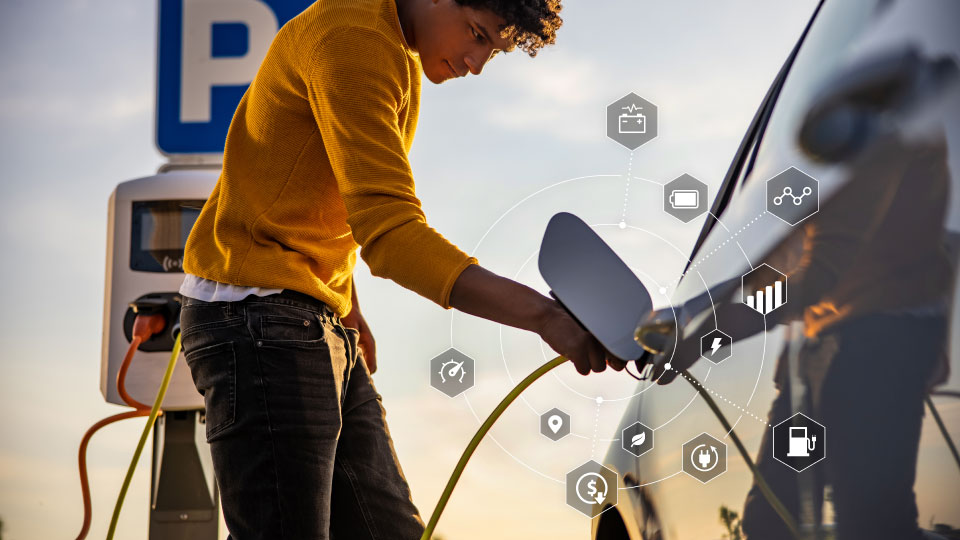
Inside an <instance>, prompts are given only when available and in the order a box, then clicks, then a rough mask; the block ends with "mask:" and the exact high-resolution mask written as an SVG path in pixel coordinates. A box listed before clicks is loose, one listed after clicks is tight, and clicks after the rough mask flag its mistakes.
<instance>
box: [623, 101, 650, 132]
mask: <svg viewBox="0 0 960 540" xmlns="http://www.w3.org/2000/svg"><path fill="white" fill-rule="evenodd" d="M623 110H625V111H627V112H626V113H622V114H620V133H646V132H647V117H646V116H644V115H643V113H641V112H640V107H637V106H635V105H630V106H629V107H624V108H623ZM628 113H630V114H628Z"/></svg>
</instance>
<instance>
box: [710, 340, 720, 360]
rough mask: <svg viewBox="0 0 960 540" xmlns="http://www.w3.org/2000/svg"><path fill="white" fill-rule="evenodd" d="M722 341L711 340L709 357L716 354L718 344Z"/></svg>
mask: <svg viewBox="0 0 960 540" xmlns="http://www.w3.org/2000/svg"><path fill="white" fill-rule="evenodd" d="M722 341H723V338H718V337H715V338H713V345H710V349H712V350H711V351H710V356H715V355H716V354H717V349H719V348H720V344H721V342H722Z"/></svg>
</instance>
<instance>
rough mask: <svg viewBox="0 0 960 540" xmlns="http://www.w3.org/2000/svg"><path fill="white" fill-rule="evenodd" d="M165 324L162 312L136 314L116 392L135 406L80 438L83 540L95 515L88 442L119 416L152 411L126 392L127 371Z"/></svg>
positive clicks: (79, 460)
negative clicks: (135, 356)
mask: <svg viewBox="0 0 960 540" xmlns="http://www.w3.org/2000/svg"><path fill="white" fill-rule="evenodd" d="M165 326H166V321H165V320H164V318H163V315H137V318H136V319H135V320H134V322H133V339H131V340H130V347H129V348H128V349H127V354H126V355H124V357H123V363H121V364H120V370H119V371H118V372H117V393H119V394H120V398H121V399H123V401H124V403H126V404H127V405H130V406H131V407H133V408H134V410H132V411H127V412H122V413H120V414H115V415H113V416H108V417H106V418H104V419H103V420H100V421H99V422H97V423H96V424H94V425H92V426H90V429H88V430H87V432H86V433H84V434H83V439H81V440H80V451H79V452H78V455H77V460H78V463H79V467H80V491H81V492H82V494H83V527H82V528H81V529H80V534H78V535H77V540H83V539H84V538H86V537H87V533H88V532H90V522H91V520H92V515H93V510H92V508H93V504H92V502H91V500H90V483H89V480H88V479H87V445H88V444H89V443H90V438H91V437H93V434H94V433H96V432H97V431H99V430H100V428H102V427H104V426H107V425H110V424H112V423H114V422H119V421H120V420H126V419H127V418H136V417H138V416H149V415H150V405H146V404H144V403H140V402H139V401H137V400H135V399H133V398H132V397H130V394H128V393H127V387H126V378H127V371H128V370H129V369H130V363H131V361H132V360H133V356H134V354H136V352H137V349H138V348H139V347H140V344H141V343H143V342H144V341H146V340H148V339H150V338H151V337H152V336H153V335H154V334H159V333H160V332H162V331H163V328H164V327H165ZM160 414H161V415H162V414H163V411H160Z"/></svg>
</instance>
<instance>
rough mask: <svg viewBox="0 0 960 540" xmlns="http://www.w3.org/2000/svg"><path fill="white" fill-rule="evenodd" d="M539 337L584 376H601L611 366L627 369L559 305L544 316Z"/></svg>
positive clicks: (538, 331)
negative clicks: (595, 373)
mask: <svg viewBox="0 0 960 540" xmlns="http://www.w3.org/2000/svg"><path fill="white" fill-rule="evenodd" d="M537 333H538V334H539V335H540V338H541V339H543V341H545V342H546V343H547V345H549V346H550V347H551V348H552V349H553V350H555V351H557V352H558V353H560V354H561V355H562V356H563V357H564V358H566V359H568V360H570V361H571V362H573V365H574V366H575V367H576V368H577V372H579V373H580V374H581V375H587V374H588V373H590V370H593V371H595V372H597V373H600V372H601V371H603V370H605V369H607V365H608V364H609V365H610V367H612V368H613V369H614V370H616V371H621V370H623V369H624V368H625V367H627V364H626V362H624V361H623V360H620V359H619V358H616V357H615V356H613V355H612V354H610V353H609V352H607V350H606V349H604V347H603V345H601V344H600V342H599V341H597V340H596V339H595V338H594V337H593V336H592V335H590V334H589V333H588V332H586V331H585V330H584V329H583V327H581V326H580V324H579V323H577V321H575V320H574V319H573V318H572V317H571V316H570V315H569V314H568V313H567V312H566V310H564V309H563V308H562V307H560V305H559V304H557V303H556V302H553V305H552V306H551V307H550V308H549V309H548V310H547V311H546V313H545V314H544V317H543V319H542V322H541V324H540V328H539V329H538V330H537Z"/></svg>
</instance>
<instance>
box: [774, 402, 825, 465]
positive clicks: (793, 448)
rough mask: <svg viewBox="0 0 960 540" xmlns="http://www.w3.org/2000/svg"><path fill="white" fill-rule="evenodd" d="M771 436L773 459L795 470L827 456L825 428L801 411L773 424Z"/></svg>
mask: <svg viewBox="0 0 960 540" xmlns="http://www.w3.org/2000/svg"><path fill="white" fill-rule="evenodd" d="M772 438H773V445H772V446H773V457H774V459H776V460H777V461H779V462H781V463H783V464H784V465H786V466H787V467H790V468H791V469H793V470H795V471H797V472H801V471H803V470H805V469H807V468H808V467H810V466H811V465H813V464H815V463H817V462H819V461H820V460H822V459H824V458H825V457H826V456H827V454H826V446H827V428H826V427H824V426H823V424H821V423H819V422H817V421H816V420H814V419H812V418H810V417H809V416H807V415H805V414H803V413H796V414H794V415H793V416H791V417H790V418H787V419H786V420H784V421H782V422H780V423H779V424H777V425H776V426H774V427H773V437H772Z"/></svg>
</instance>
